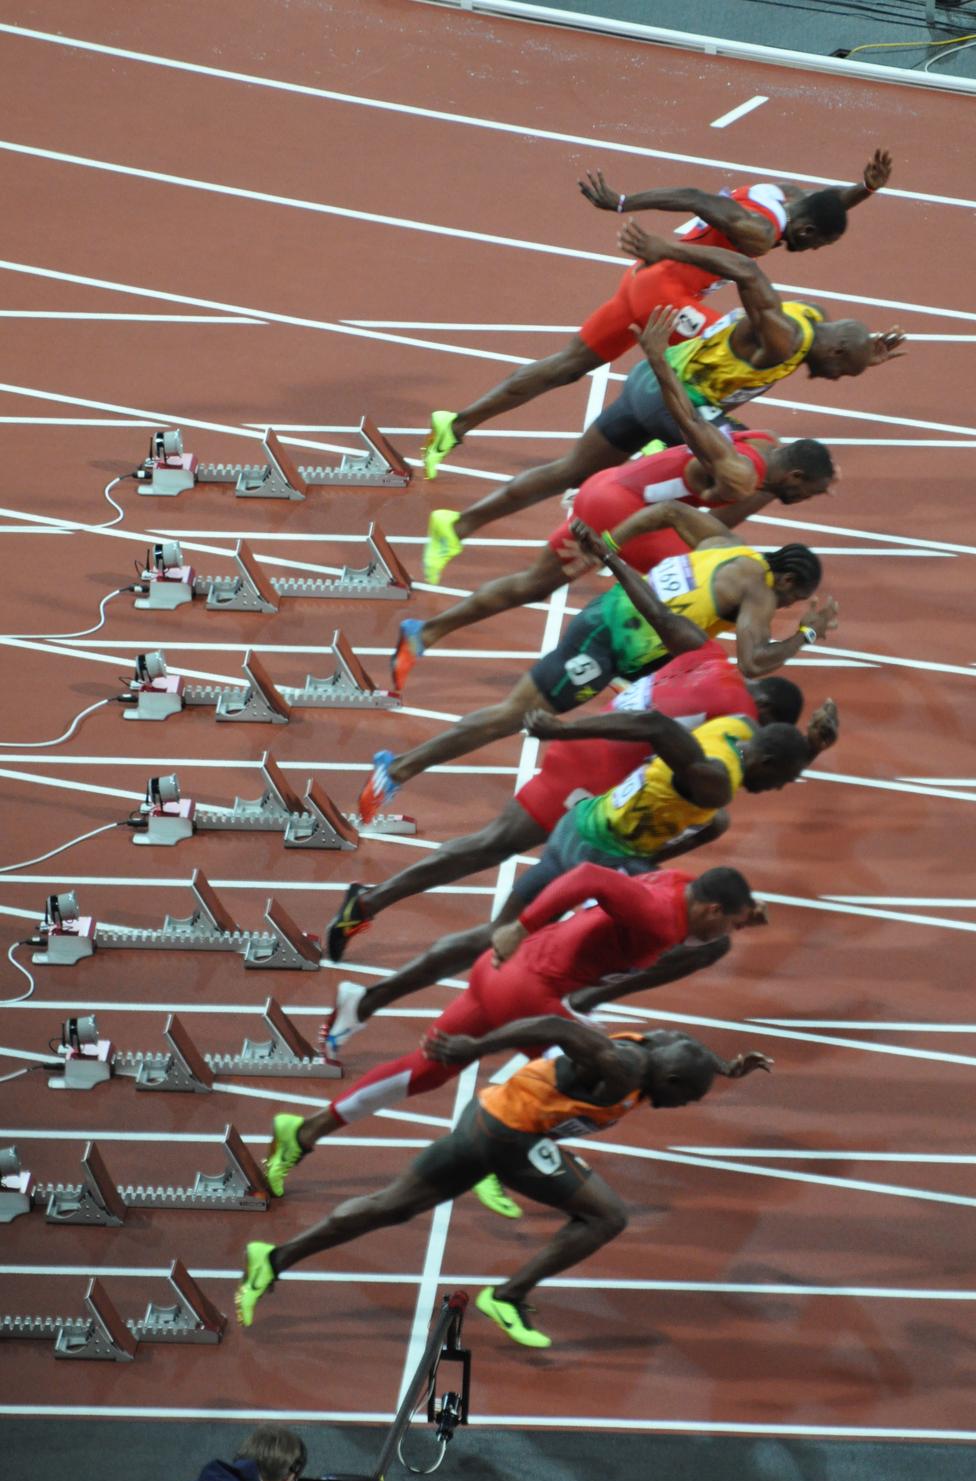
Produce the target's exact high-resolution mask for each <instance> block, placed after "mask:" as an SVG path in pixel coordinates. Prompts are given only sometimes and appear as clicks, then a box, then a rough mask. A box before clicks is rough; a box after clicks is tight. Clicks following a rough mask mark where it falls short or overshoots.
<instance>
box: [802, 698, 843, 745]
mask: <svg viewBox="0 0 976 1481" xmlns="http://www.w3.org/2000/svg"><path fill="white" fill-rule="evenodd" d="M839 732H840V717H839V715H838V714H837V706H836V704H835V703H834V701H833V700H832V699H825V700H824V702H823V704H822V705H821V706H820V708H819V710H815V711H814V712H813V714H812V715H811V716H810V723H809V725H808V726H807V742H808V744H809V746H810V749H811V751H812V752H813V754H814V755H815V756H819V755H820V752H821V751H826V749H827V747H828V746H832V745H834V744H835V742H836V740H837V736H838V734H839Z"/></svg>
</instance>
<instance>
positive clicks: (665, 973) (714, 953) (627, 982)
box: [569, 936, 732, 1013]
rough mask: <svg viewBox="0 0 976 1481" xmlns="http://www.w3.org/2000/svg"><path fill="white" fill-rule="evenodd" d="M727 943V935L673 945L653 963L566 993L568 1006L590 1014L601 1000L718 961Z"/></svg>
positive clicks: (661, 983)
mask: <svg viewBox="0 0 976 1481" xmlns="http://www.w3.org/2000/svg"><path fill="white" fill-rule="evenodd" d="M731 945H732V942H731V940H730V938H729V937H728V936H719V937H718V938H717V939H716V940H715V941H703V942H699V943H698V944H697V945H695V946H686V945H682V946H675V947H674V948H673V949H672V950H671V951H667V952H665V954H664V955H663V956H662V957H661V959H660V960H659V961H657V962H655V963H654V964H653V966H650V967H639V968H637V969H636V970H635V971H633V972H617V973H615V974H614V975H613V976H612V977H604V978H603V979H602V980H601V981H600V982H597V983H595V984H594V986H593V987H581V988H580V989H579V991H578V992H574V993H573V994H572V995H571V996H570V999H569V1006H570V1007H571V1008H572V1010H573V1012H574V1013H592V1011H593V1009H594V1008H598V1007H599V1006H600V1004H601V1003H612V1002H615V1001H616V999H617V998H626V997H629V996H630V994H631V993H635V992H647V991H648V990H649V989H650V988H653V987H664V986H665V985H666V984H667V983H669V982H677V981H678V980H679V979H680V978H682V977H689V976H690V975H691V973H692V972H701V971H703V970H704V968H705V967H710V966H712V965H713V963H714V962H718V961H721V959H722V957H723V956H725V954H726V953H727V952H728V950H729V948H730V946H731Z"/></svg>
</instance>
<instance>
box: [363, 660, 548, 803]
mask: <svg viewBox="0 0 976 1481" xmlns="http://www.w3.org/2000/svg"><path fill="white" fill-rule="evenodd" d="M539 707H541V708H542V709H551V708H552V706H551V705H549V703H548V702H547V700H545V699H544V698H543V696H542V695H541V694H540V693H539V691H538V689H537V688H536V687H535V684H534V683H533V682H532V680H531V679H530V678H529V676H528V674H525V675H524V676H523V677H522V678H521V679H519V681H518V683H517V684H516V685H515V688H514V689H513V690H512V692H511V694H510V695H509V696H508V698H507V699H503V700H502V702H501V703H500V704H496V705H488V706H487V707H486V708H485V709H483V710H474V711H473V712H472V713H471V714H470V715H464V716H463V717H462V718H461V719H460V720H459V721H458V722H457V724H456V725H452V726H451V728H450V730H445V731H442V733H441V734H440V735H436V736H434V738H433V739H432V740H429V741H424V742H423V744H422V745H419V746H414V748H413V750H412V751H405V752H404V753H403V755H402V756H395V757H394V758H393V760H392V761H391V762H390V763H389V767H388V771H389V775H390V778H391V780H392V781H393V782H394V783H395V784H396V785H397V786H402V785H403V783H404V782H408V781H409V780H410V778H411V777H415V776H417V775H418V774H419V773H420V772H422V771H426V770H427V769H428V767H431V766H439V765H440V764H441V763H442V762H444V761H453V760H454V759H455V757H457V756H467V755H468V753H469V752H470V751H477V750H478V748H479V747H480V746H486V745H488V743H489V742H490V741H493V740H501V738H502V737H503V736H506V735H515V734H516V733H517V731H519V730H520V729H521V727H522V722H523V720H524V719H525V717H526V715H527V714H528V713H529V711H530V710H533V709H536V708H539Z"/></svg>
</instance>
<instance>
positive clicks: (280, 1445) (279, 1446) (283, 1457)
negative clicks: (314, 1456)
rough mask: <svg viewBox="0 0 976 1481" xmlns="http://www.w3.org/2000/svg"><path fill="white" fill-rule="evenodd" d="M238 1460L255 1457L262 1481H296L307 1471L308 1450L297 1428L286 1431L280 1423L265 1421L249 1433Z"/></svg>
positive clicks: (253, 1459)
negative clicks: (294, 1479)
mask: <svg viewBox="0 0 976 1481" xmlns="http://www.w3.org/2000/svg"><path fill="white" fill-rule="evenodd" d="M234 1459H235V1460H252V1461H253V1462H254V1464H255V1465H256V1466H257V1468H258V1472H259V1474H260V1476H261V1481H292V1478H293V1477H298V1476H300V1475H301V1474H302V1472H303V1471H304V1469H305V1466H306V1463H307V1461H308V1451H307V1450H306V1449H305V1444H304V1441H303V1440H301V1439H300V1437H299V1436H298V1435H296V1434H295V1432H294V1430H286V1429H285V1427H284V1425H280V1424H263V1425H261V1427H260V1428H259V1429H256V1430H253V1431H252V1433H251V1434H250V1435H248V1437H247V1439H246V1440H245V1441H244V1444H243V1445H242V1446H241V1448H240V1450H238V1452H237V1454H236V1455H235V1457H234ZM235 1474H236V1472H235Z"/></svg>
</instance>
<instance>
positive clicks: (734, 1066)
mask: <svg viewBox="0 0 976 1481" xmlns="http://www.w3.org/2000/svg"><path fill="white" fill-rule="evenodd" d="M775 1063H776V1061H775V1060H773V1059H770V1058H768V1056H767V1055H765V1054H760V1053H759V1052H758V1050H755V1049H752V1050H750V1051H749V1053H748V1054H737V1055H736V1056H735V1059H733V1060H730V1061H729V1065H728V1067H727V1069H726V1071H725V1073H726V1074H727V1075H728V1077H729V1079H730V1080H741V1079H742V1077H743V1075H751V1074H752V1072H753V1070H765V1071H766V1073H767V1074H769V1073H770V1072H771V1070H772V1068H773V1065H774V1064H775Z"/></svg>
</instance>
